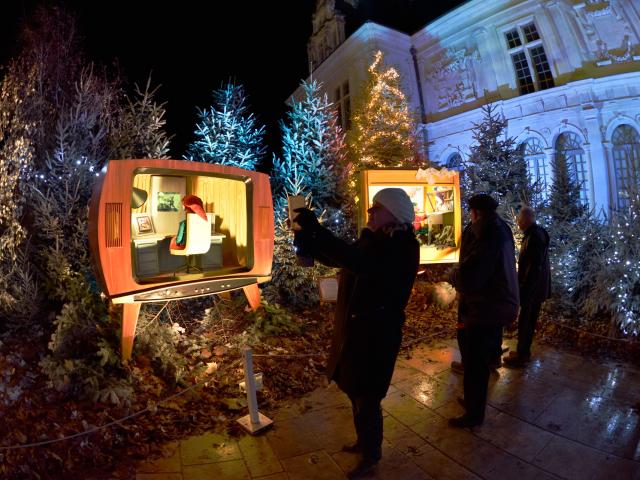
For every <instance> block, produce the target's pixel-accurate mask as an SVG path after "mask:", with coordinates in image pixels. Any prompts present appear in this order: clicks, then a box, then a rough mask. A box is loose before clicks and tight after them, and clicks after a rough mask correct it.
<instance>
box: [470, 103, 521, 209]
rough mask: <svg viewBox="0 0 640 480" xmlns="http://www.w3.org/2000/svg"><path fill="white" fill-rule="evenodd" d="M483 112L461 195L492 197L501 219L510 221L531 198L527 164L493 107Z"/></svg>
mask: <svg viewBox="0 0 640 480" xmlns="http://www.w3.org/2000/svg"><path fill="white" fill-rule="evenodd" d="M482 110H483V114H484V116H483V119H482V121H481V122H479V123H474V125H473V140H474V142H473V145H472V146H471V147H470V153H469V158H468V160H467V162H466V169H465V177H466V180H465V183H466V186H467V188H465V189H464V195H465V197H467V198H468V197H469V196H470V195H473V194H474V193H478V192H484V193H489V194H491V195H493V196H495V198H496V200H498V202H499V207H498V211H499V213H500V214H501V216H502V217H503V218H505V219H506V220H513V219H514V217H515V214H516V213H517V210H518V208H519V207H520V205H521V204H522V203H526V202H528V200H529V199H530V198H531V186H530V184H529V178H528V174H527V164H526V162H525V160H524V158H523V157H522V154H521V153H520V152H519V151H518V149H517V148H516V143H515V140H514V139H513V138H512V137H509V136H507V134H506V129H507V121H506V120H505V118H504V117H503V116H502V115H500V114H499V113H498V112H497V111H496V107H494V106H493V105H487V106H485V107H483V108H482Z"/></svg>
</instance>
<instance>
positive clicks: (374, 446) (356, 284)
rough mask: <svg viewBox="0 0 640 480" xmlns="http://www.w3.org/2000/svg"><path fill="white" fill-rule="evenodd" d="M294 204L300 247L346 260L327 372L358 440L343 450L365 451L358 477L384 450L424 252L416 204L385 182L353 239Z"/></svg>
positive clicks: (329, 260)
mask: <svg viewBox="0 0 640 480" xmlns="http://www.w3.org/2000/svg"><path fill="white" fill-rule="evenodd" d="M295 212H296V213H297V216H296V217H295V222H296V223H297V224H298V226H299V229H300V230H299V231H298V232H297V234H296V243H297V245H296V247H297V248H298V247H299V248H301V249H302V250H304V252H306V254H309V255H311V256H312V257H313V258H314V259H315V260H317V261H319V262H321V263H323V264H325V265H328V266H333V267H340V268H341V271H340V274H339V284H338V300H337V305H336V310H335V318H334V329H333V338H332V343H331V353H330V356H329V360H328V365H327V376H328V378H329V380H333V381H335V382H336V383H337V384H338V387H339V388H340V389H341V390H342V391H343V392H345V393H346V394H347V396H348V397H349V399H350V400H351V405H352V409H353V420H354V425H355V430H356V435H357V440H356V442H355V443H354V444H353V445H346V446H345V447H343V450H345V451H347V452H352V453H358V454H360V455H361V456H362V457H361V460H360V462H359V463H358V465H357V466H356V467H355V468H354V469H353V470H352V471H351V472H349V474H348V476H349V478H359V477H362V476H365V475H368V474H369V473H371V472H372V471H373V470H374V469H375V466H376V464H377V463H378V461H379V460H380V458H381V457H382V410H381V407H380V402H381V401H382V399H383V398H384V397H385V396H386V394H387V390H388V388H389V385H390V383H391V376H392V374H393V369H394V367H395V362H396V358H397V356H398V351H399V349H400V344H401V341H402V326H403V324H404V320H405V313H404V309H405V307H406V305H407V302H408V300H409V296H410V295H411V289H412V287H413V282H414V280H415V278H416V274H417V271H418V263H419V258H420V247H419V244H418V241H417V240H416V237H415V233H414V230H413V220H414V216H415V214H414V207H413V204H412V203H411V200H410V198H409V196H408V195H407V194H406V192H405V191H404V190H402V189H400V188H385V189H383V190H380V191H379V192H378V193H377V194H376V195H375V196H374V197H373V202H372V206H371V208H369V210H368V214H369V220H368V222H367V228H365V229H363V231H362V233H361V235H360V237H359V238H358V240H357V241H356V242H355V243H353V244H349V243H347V242H345V241H343V240H341V239H339V238H337V237H336V236H334V235H333V234H332V233H331V232H330V231H329V230H327V229H326V228H324V227H322V226H321V225H320V224H319V223H318V220H317V219H316V216H315V215H314V214H313V212H312V211H311V210H309V209H307V208H298V209H295Z"/></svg>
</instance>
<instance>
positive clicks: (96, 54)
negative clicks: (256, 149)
mask: <svg viewBox="0 0 640 480" xmlns="http://www.w3.org/2000/svg"><path fill="white" fill-rule="evenodd" d="M42 3H45V4H53V3H54V2H51V1H45V2H43V1H38V0H8V1H6V2H3V6H2V14H1V15H0V64H4V63H6V61H7V59H8V58H10V57H11V56H12V55H15V54H16V53H17V50H16V49H17V46H16V45H17V41H16V38H17V32H18V30H19V26H20V23H21V22H22V21H23V20H24V19H25V18H27V17H28V16H29V15H30V14H31V12H32V11H33V10H34V8H35V6H36V5H38V4H42ZM57 3H64V5H66V6H67V8H68V9H69V10H70V11H71V12H72V13H74V14H75V15H76V16H77V18H78V21H79V27H80V32H81V35H82V37H83V38H84V48H85V51H86V53H87V55H88V57H89V58H90V59H91V60H94V61H98V62H100V63H103V64H107V65H110V64H113V63H114V61H117V63H118V65H119V68H120V70H121V71H122V72H123V74H124V76H125V77H126V79H127V80H128V82H129V83H130V84H133V83H138V84H140V85H144V84H145V82H146V79H147V77H148V75H149V73H151V75H152V81H153V84H154V85H158V84H159V85H161V87H160V90H159V92H158V99H159V100H160V101H162V102H167V103H166V106H165V108H166V110H167V114H166V119H167V131H168V132H169V133H170V134H172V135H174V138H173V140H172V142H171V154H172V157H173V158H181V157H182V155H183V153H184V151H185V147H186V145H187V144H189V143H190V142H191V140H192V139H193V136H192V134H193V130H194V126H195V122H196V118H197V115H196V107H200V108H204V107H208V106H209V105H210V104H211V93H212V91H213V90H215V89H216V88H218V87H219V86H220V85H221V84H222V83H224V82H226V81H227V80H229V79H232V80H235V81H236V82H237V83H241V84H243V85H244V87H245V90H246V92H247V93H248V95H249V104H250V106H251V110H252V111H253V113H254V114H255V115H256V116H257V117H258V119H259V120H260V121H261V122H263V123H265V124H266V127H267V131H268V136H267V140H268V143H269V146H270V149H271V150H273V149H276V148H278V147H279V145H278V143H279V141H278V124H277V122H278V120H279V119H280V118H282V117H283V115H284V112H285V111H286V106H285V104H284V101H285V100H286V98H287V97H288V96H289V95H290V94H291V93H292V92H293V90H295V88H296V87H297V85H298V84H299V83H300V80H301V79H302V78H305V77H306V76H307V74H308V65H307V53H306V44H307V41H308V39H309V37H310V35H311V16H312V13H313V11H314V5H315V0H277V1H264V0H261V1H250V2H247V1H244V2H243V1H239V0H238V1H231V2H226V1H207V2H201V1H199V2H196V1H185V0H182V1H180V2H172V3H173V5H172V6H160V2H157V1H156V2H149V1H141V0H128V1H120V0H111V1H109V2H94V1H87V0H67V1H65V2H57ZM363 3H364V4H365V5H364V6H365V7H368V5H366V4H367V3H371V5H372V8H370V9H366V11H367V14H368V16H369V17H370V18H372V19H373V20H376V21H378V22H379V23H383V24H387V25H389V26H392V27H396V28H399V29H403V30H405V31H408V32H412V31H415V30H416V29H418V28H420V26H423V25H424V24H425V23H426V21H427V20H428V19H433V18H436V17H437V16H438V15H440V14H442V13H444V12H445V11H447V10H448V9H450V8H452V7H453V6H455V5H456V4H459V3H462V2H461V1H454V0H446V1H442V0H441V1H438V2H432V1H429V0H386V1H381V2H380V1H378V2H376V1H375V0H369V1H367V0H364V2H363ZM373 6H375V7H376V8H373ZM416 8H417V9H418V10H420V12H419V15H415V13H416ZM405 12H410V13H411V14H405ZM417 18H418V20H416V19H417ZM422 18H424V19H425V20H422ZM416 22H419V23H416Z"/></svg>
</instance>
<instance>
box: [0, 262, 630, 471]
mask: <svg viewBox="0 0 640 480" xmlns="http://www.w3.org/2000/svg"><path fill="white" fill-rule="evenodd" d="M442 274H443V271H442V270H441V269H437V268H432V269H430V270H429V271H427V272H426V273H424V274H423V275H421V276H420V277H419V278H418V280H417V281H416V284H415V287H414V291H413V294H412V297H411V300H410V303H409V305H408V307H407V310H406V313H407V320H406V323H405V328H404V345H405V347H404V349H405V350H408V349H410V348H411V347H412V346H413V345H414V344H417V343H420V342H429V341H432V340H438V339H447V338H454V337H455V327H456V318H457V311H456V306H455V302H454V303H452V304H451V305H449V306H444V305H442V304H441V303H440V302H439V299H438V297H437V295H434V282H435V281H437V280H439V279H440V278H442ZM181 305H182V306H180V307H179V310H180V312H181V314H180V317H181V318H191V317H193V318H197V317H198V316H199V315H201V310H202V309H203V308H205V306H206V305H205V304H204V303H203V301H200V302H191V303H188V302H185V303H184V304H181ZM193 310H199V311H197V312H196V311H193ZM223 313H226V315H227V317H229V315H232V317H233V318H232V319H231V321H226V322H221V324H220V325H218V327H217V328H216V329H212V330H210V331H209V332H205V337H206V338H205V340H206V342H205V347H204V348H201V349H198V350H197V351H195V352H193V351H190V352H189V354H188V355H187V354H185V361H186V369H187V371H188V372H194V373H193V375H189V374H187V375H185V377H184V378H183V380H182V381H181V382H178V383H175V382H167V381H166V379H165V378H163V375H162V374H160V373H159V372H158V369H157V368H155V367H154V361H153V359H150V358H148V357H147V356H145V355H134V359H133V360H132V362H130V363H129V364H128V365H127V366H126V368H127V369H128V373H129V374H130V376H131V378H132V379H133V386H134V390H135V394H134V396H133V400H132V401H131V403H130V404H129V405H120V406H115V405H111V404H107V403H96V402H93V401H89V400H83V401H81V400H77V399H74V398H69V397H68V396H64V395H62V394H60V393H58V392H56V391H55V390H53V389H52V388H51V387H50V386H49V384H48V381H47V378H46V377H45V376H44V375H43V374H42V373H41V372H40V370H39V367H38V362H39V360H40V359H41V358H42V357H43V356H44V355H45V354H46V352H47V342H48V335H45V334H41V335H40V336H31V337H30V338H28V341H25V339H24V338H15V337H11V338H6V337H2V339H1V341H2V343H1V344H0V478H11V479H21V478H25V479H32V478H42V479H49V478H51V479H53V478H62V477H63V476H66V477H67V478H84V479H92V478H93V479H102V478H133V476H134V472H135V467H136V463H137V462H138V461H139V460H142V459H147V458H150V457H153V456H155V455H158V454H160V453H161V452H162V449H163V447H164V446H166V444H167V443H169V442H172V441H176V440H180V439H184V438H187V437H189V436H192V435H197V434H200V433H204V432H211V431H225V432H227V433H231V434H240V433H241V432H240V428H239V427H238V426H237V423H236V422H235V420H236V419H237V418H239V417H241V416H243V415H245V414H246V397H245V395H244V393H243V392H242V391H241V390H240V388H239V386H238V383H239V382H240V381H241V380H243V364H242V356H241V351H240V348H238V345H240V344H241V343H242V339H243V338H245V337H246V336H247V331H248V330H250V328H251V322H255V321H256V317H255V316H252V314H250V313H248V312H246V310H245V309H244V308H243V306H242V305H240V306H238V303H237V302H236V303H235V304H234V303H233V302H231V303H230V304H228V305H227V310H226V312H223ZM288 313H289V315H290V318H289V319H288V320H287V321H288V322H290V323H291V324H292V325H293V326H294V327H295V334H292V333H287V334H280V335H265V336H262V337H260V339H259V341H254V342H253V345H252V348H253V352H254V354H255V357H254V371H256V372H261V373H262V374H263V383H264V387H263V389H262V390H261V391H260V392H258V401H259V404H260V408H261V409H264V410H267V411H268V410H270V409H273V408H275V407H277V406H278V405H279V404H282V403H283V402H285V401H286V400H288V399H291V398H294V397H299V396H301V395H303V394H305V393H307V392H309V391H311V390H313V389H314V388H316V387H317V386H319V385H320V384H322V383H323V382H324V378H323V372H324V367H325V362H326V354H327V352H328V350H329V344H330V339H331V318H332V316H333V305H328V304H325V305H320V306H319V307H318V308H314V309H309V310H306V311H301V312H288ZM227 320H229V318H227ZM186 323H187V325H186V327H185V328H186V332H185V335H189V334H190V332H189V325H193V322H191V323H190V322H186ZM541 325H542V326H541V333H540V334H539V335H540V336H541V337H542V338H544V339H545V341H553V342H557V343H558V344H559V345H561V346H568V345H569V344H571V345H572V346H573V347H575V346H576V341H575V338H572V337H571V336H570V335H572V334H575V332H574V331H573V330H571V329H567V328H562V327H560V326H558V324H556V323H552V322H549V321H547V322H545V321H543V322H542V324H541ZM194 330H195V329H194ZM597 333H598V334H600V333H602V332H597ZM199 334H202V332H200V333H199ZM578 335H580V334H579V333H578ZM585 335H586V334H584V335H583V337H584V338H588V337H587V336H585ZM594 338H595V337H594ZM598 340H602V339H599V338H598ZM563 342H564V343H563ZM572 342H573V343H572ZM609 343H612V342H609ZM613 343H615V342H613ZM618 343H620V342H618ZM592 344H593V345H595V341H592V340H583V341H582V343H579V344H578V347H581V348H584V349H586V350H587V351H594V352H595V353H598V352H600V353H601V350H602V348H603V347H601V346H599V347H597V348H596V347H593V348H590V347H589V345H592ZM629 345H630V344H628V343H627V344H625V346H624V347H621V348H620V349H619V350H620V351H621V355H622V353H624V351H625V349H626V351H627V353H626V354H625V355H626V357H625V358H628V357H629V351H635V352H636V354H637V344H635V346H633V348H630V347H629ZM607 348H608V347H607ZM634 348H635V350H633V349H634ZM614 352H618V349H615V350H614ZM134 353H135V352H134ZM123 419H124V420H123ZM105 425H109V426H107V427H104V426H105ZM65 437H69V438H65ZM62 438H64V440H59V439H62ZM48 442H51V443H48ZM34 443H42V444H41V445H39V446H27V445H30V444H34ZM7 447H12V448H9V449H7Z"/></svg>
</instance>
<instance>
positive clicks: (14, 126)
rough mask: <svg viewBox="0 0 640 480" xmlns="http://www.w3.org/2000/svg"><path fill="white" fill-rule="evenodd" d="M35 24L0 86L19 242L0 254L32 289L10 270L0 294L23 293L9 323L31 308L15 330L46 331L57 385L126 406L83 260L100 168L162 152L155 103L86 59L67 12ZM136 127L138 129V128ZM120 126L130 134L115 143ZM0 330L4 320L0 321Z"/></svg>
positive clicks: (125, 388) (49, 366)
mask: <svg viewBox="0 0 640 480" xmlns="http://www.w3.org/2000/svg"><path fill="white" fill-rule="evenodd" d="M32 20H33V21H32V22H30V23H29V24H28V25H27V26H26V31H25V32H24V34H23V38H26V42H25V43H24V45H23V49H22V51H21V53H20V54H19V55H18V56H17V57H16V59H15V60H14V62H13V63H12V64H11V65H10V66H9V68H8V70H7V73H6V74H5V76H4V79H3V88H2V89H1V90H0V92H2V93H1V95H2V99H1V100H0V104H1V105H0V132H2V133H0V134H1V135H3V136H4V138H2V141H0V150H2V151H1V152H0V154H1V156H0V169H1V170H2V171H0V182H1V181H2V180H5V179H7V180H9V182H7V183H0V199H1V200H2V204H3V207H6V208H7V209H8V210H7V212H10V215H9V216H8V217H5V215H4V212H3V215H2V218H1V219H0V224H2V225H1V227H0V232H2V235H3V236H4V235H5V234H6V235H11V236H13V239H12V242H13V240H16V241H19V240H20V238H26V241H24V242H22V243H20V244H19V246H18V248H17V250H16V249H13V255H11V249H10V248H8V249H5V248H4V245H3V248H0V251H1V253H0V255H2V256H3V257H2V258H3V260H4V259H10V258H11V256H13V257H17V259H16V261H14V262H13V264H12V265H10V267H12V268H13V271H14V272H25V271H31V272H37V275H35V276H33V277H32V278H31V280H33V283H34V285H33V286H32V288H26V285H24V283H25V282H24V281H23V282H22V286H21V283H20V278H19V277H16V276H15V275H14V277H13V278H14V279H17V280H19V281H16V282H14V283H13V284H12V285H10V287H11V288H8V287H7V285H2V284H0V289H2V292H1V293H2V294H4V296H7V295H9V296H13V297H14V298H18V297H19V296H20V295H17V293H16V292H17V291H18V290H21V292H18V293H20V294H21V296H22V299H21V301H20V302H19V303H18V304H17V306H15V308H13V311H12V312H11V313H10V317H9V318H15V316H16V315H24V313H25V312H26V311H27V310H28V309H32V313H34V314H33V315H30V317H31V320H32V321H31V323H29V324H28V325H25V322H22V325H23V326H22V328H25V327H26V328H28V329H29V332H30V334H33V335H36V334H37V333H40V334H44V335H47V336H49V335H50V341H49V349H50V351H49V352H48V355H46V356H45V357H44V358H43V360H42V361H41V362H40V364H39V365H40V366H41V367H42V372H43V373H45V374H46V375H48V377H49V380H50V381H51V384H52V385H53V386H54V387H55V388H57V389H59V390H64V391H65V392H67V393H68V394H71V395H77V396H87V395H90V396H91V395H92V396H93V397H94V398H100V399H105V398H107V399H111V401H126V397H127V395H128V394H129V392H130V391H131V389H130V385H128V384H127V382H126V380H123V377H122V375H121V374H119V372H121V370H119V369H118V366H119V363H120V360H119V355H118V353H117V352H118V342H117V338H116V335H115V332H116V329H117V324H118V323H119V322H112V320H113V318H112V316H111V315H109V312H108V311H107V309H106V305H105V302H104V301H103V300H102V299H101V297H100V292H99V290H98V288H97V285H96V282H95V278H94V275H93V272H92V269H91V264H90V261H89V254H88V249H87V232H88V228H87V224H88V218H87V216H88V202H89V198H90V196H91V193H92V187H93V183H94V182H95V180H96V178H97V176H98V175H99V172H100V169H101V167H102V166H103V165H104V163H105V162H106V161H107V160H108V159H110V158H113V155H114V152H115V151H117V150H118V148H119V147H118V146H122V145H134V147H133V148H130V150H129V151H130V152H132V154H133V153H135V154H136V156H137V155H144V156H150V155H153V156H156V155H157V154H158V153H161V152H162V150H163V148H165V147H163V144H164V143H163V141H162V137H163V135H162V134H160V133H159V130H161V128H160V127H159V125H158V118H157V117H156V118H147V115H148V114H149V113H150V112H156V113H157V112H158V111H159V110H158V108H157V107H156V106H153V105H152V104H151V103H152V101H151V100H150V99H149V98H148V96H147V100H143V102H146V106H144V108H142V107H140V105H137V104H136V102H135V101H133V104H132V103H131V102H128V101H127V99H126V98H125V97H124V96H123V90H122V86H121V84H120V83H119V82H118V81H117V80H114V79H113V78H114V77H113V76H111V75H108V74H107V73H106V72H105V71H104V70H103V69H100V68H97V67H95V66H94V65H92V64H91V63H89V62H87V61H85V60H84V57H83V56H82V54H81V53H80V52H81V49H80V45H79V42H78V37H77V36H76V32H77V28H76V24H75V19H74V18H73V17H72V16H71V15H70V14H68V13H66V12H65V11H64V10H63V9H61V8H53V9H44V8H41V9H39V10H38V12H37V14H36V15H35V18H34V19H32ZM5 80H6V82H8V83H4V82H5ZM33 85H35V86H36V87H33V88H32V87H31V86H33ZM25 89H26V90H25ZM18 100H19V101H18ZM136 114H137V115H139V117H138V118H130V117H128V116H130V115H134V116H135V115H136ZM127 118H128V119H127ZM7 120H8V121H9V123H6V121H7ZM160 121H161V120H160ZM126 124H128V125H129V127H130V128H129V129H127V128H124V127H123V125H126ZM134 125H137V126H139V128H140V129H141V130H140V131H139V132H138V133H140V132H142V131H144V132H147V133H144V134H142V133H141V134H140V135H138V134H137V133H136V132H135V128H137V127H134ZM156 127H158V128H156ZM123 131H126V135H127V136H128V140H124V139H122V138H116V137H118V136H119V135H122V134H123ZM7 132H9V135H8V136H6V133H7ZM149 132H152V133H149ZM132 135H133V137H135V138H134V140H135V141H130V140H131V138H133V137H132ZM164 138H166V136H165V137H164ZM154 139H155V140H154ZM156 140H158V141H157V142H156ZM157 147H159V148H157ZM145 150H151V151H146V152H145ZM5 157H6V159H7V160H9V163H6V162H4V160H5ZM5 167H6V168H5ZM27 177H29V178H30V179H31V180H30V181H28V182H27V181H24V179H25V178H27ZM10 199H11V201H9V200H10ZM5 200H6V201H5ZM21 209H22V211H21ZM24 219H26V221H25V220H24ZM3 222H4V223H3ZM5 223H6V225H7V226H8V229H7V230H5V229H4V228H5ZM19 225H21V227H22V231H20V230H19V228H18V226H19ZM3 243H4V238H3ZM9 243H10V242H9ZM9 243H7V246H9ZM6 253H9V254H10V255H11V256H10V255H6ZM21 259H22V260H23V263H22V264H21V263H20V261H21ZM3 268H4V267H3ZM27 295H28V296H27ZM25 299H26V300H25ZM14 303H15V302H14ZM6 305H7V304H4V303H3V307H4V306H6ZM3 315H4V312H0V317H2V318H1V320H4V316H3ZM113 316H115V313H114V314H113ZM52 318H54V319H55V320H53V322H52V320H51V319H52ZM0 328H7V323H6V322H4V321H0ZM9 328H20V327H11V326H9ZM114 367H116V368H114Z"/></svg>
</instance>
